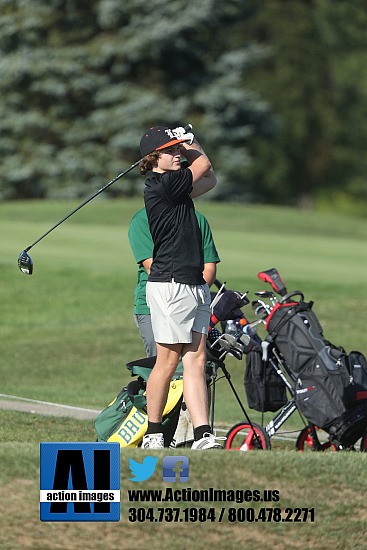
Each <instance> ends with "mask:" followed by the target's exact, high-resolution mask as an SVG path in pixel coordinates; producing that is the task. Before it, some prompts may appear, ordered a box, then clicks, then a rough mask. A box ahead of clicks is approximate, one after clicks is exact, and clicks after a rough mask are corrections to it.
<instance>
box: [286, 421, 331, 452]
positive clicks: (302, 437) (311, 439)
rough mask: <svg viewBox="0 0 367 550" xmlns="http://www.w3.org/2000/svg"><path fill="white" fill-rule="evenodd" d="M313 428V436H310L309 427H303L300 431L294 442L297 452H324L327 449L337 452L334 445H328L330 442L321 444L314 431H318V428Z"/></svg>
mask: <svg viewBox="0 0 367 550" xmlns="http://www.w3.org/2000/svg"><path fill="white" fill-rule="evenodd" d="M313 428H314V435H313V434H312V428H311V426H305V428H303V430H301V432H300V433H299V436H298V438H297V442H296V449H297V451H301V452H303V451H326V450H327V449H330V450H331V451H337V450H338V449H337V448H336V446H335V445H332V444H331V443H330V441H325V442H323V443H321V441H320V440H319V438H318V436H317V434H316V430H319V428H317V426H314V427H313ZM320 431H321V430H320Z"/></svg>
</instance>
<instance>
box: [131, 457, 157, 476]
mask: <svg viewBox="0 0 367 550" xmlns="http://www.w3.org/2000/svg"><path fill="white" fill-rule="evenodd" d="M157 461H158V458H154V456H146V457H145V458H144V460H143V462H142V463H140V462H136V460H133V459H132V458H129V465H130V470H131V473H132V474H133V476H135V477H130V478H129V479H130V481H146V480H147V479H149V478H150V477H151V476H152V475H153V474H154V470H155V467H156V466H157Z"/></svg>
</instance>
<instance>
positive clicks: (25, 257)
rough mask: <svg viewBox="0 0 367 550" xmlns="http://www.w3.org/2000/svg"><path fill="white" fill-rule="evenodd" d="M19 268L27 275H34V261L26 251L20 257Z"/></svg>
mask: <svg viewBox="0 0 367 550" xmlns="http://www.w3.org/2000/svg"><path fill="white" fill-rule="evenodd" d="M18 267H19V269H20V271H21V272H22V273H25V274H26V275H32V273H33V261H32V258H31V257H30V256H29V254H28V253H27V251H26V250H23V251H22V252H21V253H20V254H19V256H18Z"/></svg>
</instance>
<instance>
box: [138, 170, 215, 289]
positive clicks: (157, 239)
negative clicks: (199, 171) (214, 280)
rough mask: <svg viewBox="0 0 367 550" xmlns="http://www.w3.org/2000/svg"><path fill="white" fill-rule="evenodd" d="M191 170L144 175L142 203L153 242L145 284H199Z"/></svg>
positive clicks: (200, 273)
mask: <svg viewBox="0 0 367 550" xmlns="http://www.w3.org/2000/svg"><path fill="white" fill-rule="evenodd" d="M191 191H192V173H191V170H188V169H186V170H178V171H177V172H176V171H175V172H164V173H163V174H160V173H158V172H147V175H146V180H145V189H144V202H145V208H146V211H147V216H148V221H149V227H150V232H151V234H152V238H153V242H154V251H153V263H152V266H151V269H150V275H149V279H148V280H149V281H155V282H169V281H170V280H171V279H172V278H173V279H174V280H175V281H176V282H177V283H185V284H192V285H202V284H204V283H205V281H204V278H203V269H204V260H203V247H202V239H201V232H200V229H199V225H198V222H197V218H196V215H195V208H194V203H193V202H192V200H191V197H190V193H191Z"/></svg>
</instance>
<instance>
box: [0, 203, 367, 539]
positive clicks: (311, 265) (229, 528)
mask: <svg viewBox="0 0 367 550" xmlns="http://www.w3.org/2000/svg"><path fill="white" fill-rule="evenodd" d="M196 204H197V208H198V210H200V211H201V212H202V213H204V214H205V215H206V216H207V218H208V220H209V222H210V224H211V227H212V230H213V234H214V238H215V241H216V245H217V248H218V252H219V255H220V257H221V260H222V261H221V263H220V264H219V266H218V278H219V279H220V280H221V281H226V283H227V288H234V289H236V290H242V291H245V290H249V291H250V298H251V299H252V298H253V297H254V296H253V293H254V292H255V291H256V290H261V289H264V288H266V285H265V283H262V282H261V281H259V280H258V279H257V273H258V272H259V271H260V270H263V269H268V268H270V267H277V268H278V269H279V271H280V273H281V275H282V276H283V278H284V280H285V282H286V284H287V287H288V290H289V291H291V290H296V289H299V290H302V291H303V292H304V294H305V298H306V300H314V302H315V304H314V311H315V312H316V314H317V315H318V317H319V319H320V321H321V323H322V325H323V327H324V333H325V336H326V337H327V338H328V339H329V340H331V341H332V342H333V343H335V344H337V345H342V346H344V347H345V348H346V349H347V350H348V351H349V350H351V349H359V350H361V351H363V352H364V353H367V343H366V319H367V314H366V311H367V277H366V276H367V261H366V240H367V224H366V221H365V220H363V219H354V218H349V217H343V216H341V215H338V214H334V215H332V214H320V213H312V212H301V211H296V210H291V209H284V208H275V207H260V206H249V205H238V204H237V205H227V204H210V203H207V202H204V201H197V203H196ZM75 206H76V204H75V203H71V202H29V203H5V204H2V205H0V231H1V234H2V236H3V238H2V242H1V257H0V269H1V274H2V284H1V287H0V288H1V290H0V293H1V317H0V319H1V321H0V335H1V342H2V353H1V372H2V384H1V390H0V391H1V393H2V394H5V395H11V396H18V397H21V398H28V399H34V400H42V401H48V402H56V403H63V404H67V405H71V406H77V407H85V408H91V409H96V410H100V409H102V408H104V407H105V406H106V405H107V403H108V402H109V401H110V400H111V399H112V397H114V396H115V394H116V393H117V392H118V391H119V389H120V388H121V387H122V386H123V385H124V384H126V382H128V381H129V379H130V378H129V373H128V371H127V369H126V368H125V367H124V365H125V364H126V362H128V361H131V360H132V359H134V358H138V357H142V356H144V350H143V346H142V343H141V341H140V338H139V336H138V332H137V329H136V327H135V325H134V321H133V316H132V309H133V291H134V285H135V278H136V275H135V273H136V267H135V262H134V259H133V256H132V254H131V252H130V248H129V244H128V239H127V229H128V224H129V221H130V218H131V216H132V215H133V213H134V212H135V211H136V210H137V209H138V208H140V207H141V206H142V201H141V200H137V199H134V200H131V199H130V200H116V201H105V200H103V199H97V200H95V201H94V202H93V203H91V204H89V205H87V206H86V207H85V208H83V209H82V210H81V211H80V212H78V213H77V214H76V215H75V216H73V217H72V218H71V219H70V220H68V221H66V222H65V223H64V224H63V225H61V226H60V227H59V228H57V229H56V230H55V231H54V232H53V233H51V234H50V235H49V236H48V237H46V238H45V239H44V240H43V241H41V242H40V243H39V244H37V245H36V246H35V247H34V249H32V250H31V251H30V252H29V253H30V255H31V257H32V258H33V261H34V274H33V275H32V276H30V277H29V276H26V275H24V274H22V273H21V272H20V271H19V270H18V268H17V257H18V254H19V253H20V252H21V251H22V250H23V249H24V248H25V247H26V246H28V245H30V244H31V243H32V242H34V241H35V240H36V239H37V238H38V237H39V236H40V235H42V234H43V233H44V232H45V231H47V230H48V229H49V228H50V227H51V226H52V225H54V224H55V223H56V222H57V221H58V220H59V219H61V218H62V217H63V216H64V215H65V214H67V213H68V212H69V211H71V210H72V209H73V208H74V207H75ZM244 311H245V313H246V312H247V314H248V317H250V318H254V314H253V312H252V311H251V309H247V310H246V308H245V310H244ZM227 366H228V367H229V370H230V372H231V376H232V380H233V382H234V384H235V386H236V388H237V390H238V392H239V393H240V396H241V398H242V399H243V400H245V392H244V388H243V375H244V361H241V362H240V361H236V360H235V359H234V358H229V359H228V362H227ZM249 412H250V415H251V417H252V418H253V419H254V420H257V421H259V415H258V414H257V413H254V412H252V411H249ZM0 416H1V428H0V430H1V431H0V433H1V441H2V442H1V444H0V492H1V499H0V516H1V518H2V519H1V520H0V521H1V530H0V533H1V534H0V545H1V547H2V548H9V549H10V548H14V547H18V546H23V547H25V548H37V549H38V548H40V549H41V548H61V547H62V548H68V547H70V548H85V547H88V545H89V547H90V548H115V547H116V545H119V546H120V547H121V548H127V549H130V548H131V549H132V548H134V549H137V548H146V547H150V548H152V549H154V548H160V549H163V548H175V547H178V546H179V547H181V548H198V549H201V548H207V547H208V546H210V545H211V546H213V547H218V548H223V547H224V548H245V549H247V548H248V549H252V548H254V547H257V546H261V547H262V548H273V549H274V548H276V549H278V548H279V549H282V548H284V547H285V546H288V547H289V548H300V549H304V548H318V549H323V548H334V549H335V548H336V549H338V548H340V549H342V548H362V547H363V544H364V535H363V528H364V525H365V523H366V520H367V507H366V505H365V502H364V501H365V499H364V494H365V492H366V484H367V481H366V478H367V476H366V474H365V472H366V466H367V463H366V454H365V453H363V454H362V453H325V454H317V453H312V454H311V453H307V454H303V455H301V454H297V453H295V452H294V451H292V450H291V449H292V446H291V447H289V448H287V449H285V448H284V447H282V445H281V444H277V442H274V444H273V450H272V451H270V452H264V453H249V454H248V455H246V454H242V453H228V452H226V453H223V455H220V456H219V455H218V454H215V456H214V455H213V454H210V453H209V454H206V455H205V457H204V458H203V459H201V458H200V457H198V455H195V453H191V452H190V451H188V450H185V453H188V455H189V457H190V468H191V470H190V472H191V474H190V482H189V485H190V486H191V487H193V488H205V487H209V486H212V487H216V488H222V489H225V488H226V489H228V488H232V489H236V488H250V489H257V488H269V489H278V490H280V494H281V499H280V503H279V505H280V506H281V507H283V508H284V507H286V506H292V507H295V506H299V507H315V523H312V524H311V523H310V522H305V523H294V524H288V523H275V522H269V523H264V524H263V523H257V524H251V525H250V524H248V523H240V522H235V523H230V522H228V521H225V522H224V523H222V524H219V523H205V524H204V523H203V524H201V525H200V524H199V523H187V524H186V523H181V524H179V525H173V524H165V525H163V524H162V525H160V524H159V525H150V524H147V523H144V524H136V523H135V524H134V523H128V521H127V519H126V514H127V509H128V504H127V499H126V488H127V487H128V488H131V486H132V485H136V484H134V483H132V482H129V481H127V480H128V477H129V473H128V466H127V464H128V458H129V457H130V456H132V457H133V458H135V459H139V457H140V456H141V455H140V453H141V451H140V450H136V451H128V450H124V451H123V452H122V465H121V468H122V473H121V475H122V479H121V483H122V485H121V486H122V488H123V493H122V512H123V519H122V521H121V522H120V523H119V524H108V525H103V524H98V525H93V524H92V525H86V524H76V525H71V524H41V523H40V522H39V519H38V517H39V512H38V492H37V491H38V488H39V445H38V443H39V442H40V441H87V440H93V438H94V437H95V435H94V432H93V423H92V421H76V420H72V419H67V420H64V419H61V418H57V419H56V418H53V419H51V418H47V417H41V416H37V415H27V414H26V413H20V412H9V411H3V412H1V411H0ZM215 418H216V424H217V425H218V427H222V428H226V427H229V426H231V425H232V424H234V423H236V422H238V421H240V420H241V419H242V417H241V411H240V410H239V407H238V405H237V403H236V402H235V400H234V398H233V396H232V395H231V393H230V389H229V387H228V385H227V383H226V381H225V380H221V381H219V382H218V384H217V399H216V408H215ZM287 424H288V425H289V430H290V431H292V430H294V431H295V432H296V431H297V430H299V429H301V427H302V423H300V420H299V418H297V416H296V415H294V417H291V418H290V420H289V421H288V423H287ZM200 456H202V455H200ZM146 485H147V487H148V488H157V487H158V488H159V487H161V486H162V481H161V480H160V479H159V476H158V475H155V477H154V478H152V480H149V482H147V484H146ZM144 488H145V484H144ZM5 497H6V498H5ZM248 505H249V503H245V504H236V506H241V507H244V506H248ZM180 506H183V504H182V503H181V504H180ZM196 506H198V504H196ZM206 506H208V504H206ZM216 506H217V507H218V506H219V505H218V504H217V505H216ZM228 506H229V504H228V503H227V507H228ZM157 528H159V531H157ZM91 541H93V542H91Z"/></svg>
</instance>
